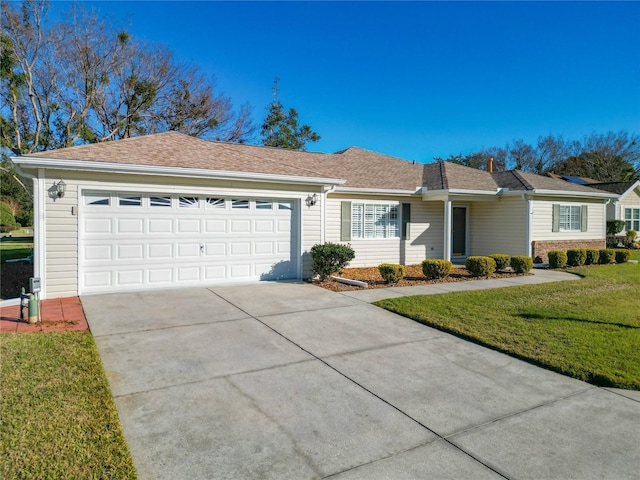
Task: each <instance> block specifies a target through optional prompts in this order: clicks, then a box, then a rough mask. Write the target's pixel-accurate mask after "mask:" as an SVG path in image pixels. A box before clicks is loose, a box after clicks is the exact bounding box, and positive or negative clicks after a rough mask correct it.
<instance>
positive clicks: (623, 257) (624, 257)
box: [616, 249, 631, 263]
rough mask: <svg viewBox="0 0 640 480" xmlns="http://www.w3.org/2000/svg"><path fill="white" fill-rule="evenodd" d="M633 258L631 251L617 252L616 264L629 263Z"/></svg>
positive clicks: (620, 250)
mask: <svg viewBox="0 0 640 480" xmlns="http://www.w3.org/2000/svg"><path fill="white" fill-rule="evenodd" d="M630 258H631V252H630V251H629V250H622V249H619V250H616V263H627V262H628V261H629V259H630Z"/></svg>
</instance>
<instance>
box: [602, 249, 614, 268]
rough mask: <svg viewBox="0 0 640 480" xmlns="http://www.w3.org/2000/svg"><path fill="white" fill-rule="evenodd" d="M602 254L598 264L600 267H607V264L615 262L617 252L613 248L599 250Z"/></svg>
mask: <svg viewBox="0 0 640 480" xmlns="http://www.w3.org/2000/svg"><path fill="white" fill-rule="evenodd" d="M598 252H599V253H600V257H598V263H599V264H600V265H606V264H607V263H611V262H613V259H614V258H615V256H616V252H615V250H614V249H613V248H603V249H601V250H598Z"/></svg>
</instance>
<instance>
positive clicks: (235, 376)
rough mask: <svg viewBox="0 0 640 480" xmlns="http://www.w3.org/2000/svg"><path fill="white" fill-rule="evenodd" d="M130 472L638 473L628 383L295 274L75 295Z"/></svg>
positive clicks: (633, 401)
mask: <svg viewBox="0 0 640 480" xmlns="http://www.w3.org/2000/svg"><path fill="white" fill-rule="evenodd" d="M82 303H83V306H84V309H85V313H86V316H87V319H88V321H89V325H90V328H91V331H92V332H93V335H94V336H95V340H96V343H97V346H98V350H99V352H100V355H101V357H102V360H103V363H104V366H105V370H106V371H107V376H108V378H109V382H110V385H111V389H112V392H113V395H114V397H115V401H116V405H117V408H118V412H119V414H120V420H121V422H122V426H123V429H124V433H125V436H126V439H127V442H128V444H129V447H130V449H131V453H132V455H133V460H134V463H135V465H136V467H137V470H138V474H139V476H140V478H142V479H165V478H166V479H172V480H175V479H226V478H228V479H254V478H261V479H262V478H265V479H266V478H273V479H296V480H299V479H310V478H327V477H330V478H334V479H341V480H342V479H421V478H424V479H427V478H429V479H440V478H443V479H444V478H450V479H484V478H505V477H506V478H510V479H516V478H531V479H545V478H548V479H565V478H577V479H590V478H593V479H595V478H598V479H601V478H610V479H623V478H634V479H635V478H638V471H640V395H638V392H625V391H618V390H608V389H602V388H596V387H593V386H592V385H589V384H586V383H583V382H580V381H577V380H573V379H570V378H568V377H565V376H562V375H558V374H555V373H552V372H549V371H546V370H544V369H541V368H537V367H535V366H532V365H529V364H527V363H525V362H522V361H519V360H516V359H513V358H510V357H508V356H506V355H503V354H501V353H497V352H494V351H492V350H489V349H486V348H483V347H480V346H477V345H475V344H472V343H470V342H466V341H463V340H459V339H457V338H455V337H452V336H450V335H447V334H444V333H442V332H439V331H437V330H434V329H431V328H428V327H425V326H422V325H419V324H417V323H414V322H412V321H410V320H407V319H405V318H402V317H400V316H397V315H395V314H392V313H389V312H386V311H384V310H381V309H379V308H377V307H374V306H371V305H369V304H367V303H364V302H362V301H361V300H358V299H355V298H352V297H349V296H347V295H342V294H338V293H333V292H329V291H326V290H322V289H320V288H317V287H314V286H311V285H306V284H298V283H260V284H257V285H248V286H234V287H220V288H210V289H205V288H201V289H194V290H173V291H162V292H148V293H128V294H117V295H100V296H89V297H83V298H82Z"/></svg>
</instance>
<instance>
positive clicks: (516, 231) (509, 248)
mask: <svg viewBox="0 0 640 480" xmlns="http://www.w3.org/2000/svg"><path fill="white" fill-rule="evenodd" d="M527 214H528V206H527V202H526V201H525V200H523V199H522V198H521V197H500V198H498V200H496V201H489V202H474V203H472V204H471V205H470V208H469V210H468V215H469V216H470V217H469V226H470V229H469V230H470V232H469V235H470V245H471V248H470V254H471V255H491V254H492V253H505V254H508V255H530V247H529V245H528V240H527Z"/></svg>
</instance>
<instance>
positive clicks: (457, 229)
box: [451, 207, 467, 257]
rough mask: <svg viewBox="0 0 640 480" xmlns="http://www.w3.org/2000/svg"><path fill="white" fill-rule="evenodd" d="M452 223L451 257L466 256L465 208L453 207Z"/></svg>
mask: <svg viewBox="0 0 640 480" xmlns="http://www.w3.org/2000/svg"><path fill="white" fill-rule="evenodd" d="M452 220H453V221H452V222H451V239H452V244H453V251H452V252H451V253H452V256H453V257H464V256H466V255H467V207H453V219H452Z"/></svg>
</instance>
